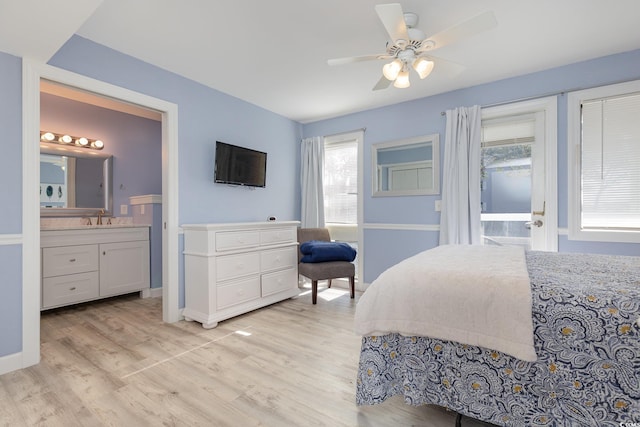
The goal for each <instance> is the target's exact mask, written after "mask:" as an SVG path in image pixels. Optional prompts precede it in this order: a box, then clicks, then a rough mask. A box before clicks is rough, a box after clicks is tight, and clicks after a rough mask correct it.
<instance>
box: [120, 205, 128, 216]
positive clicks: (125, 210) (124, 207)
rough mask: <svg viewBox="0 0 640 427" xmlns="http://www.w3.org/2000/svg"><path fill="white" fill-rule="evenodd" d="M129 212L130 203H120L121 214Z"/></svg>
mask: <svg viewBox="0 0 640 427" xmlns="http://www.w3.org/2000/svg"><path fill="white" fill-rule="evenodd" d="M128 213H129V205H120V215H127V214H128Z"/></svg>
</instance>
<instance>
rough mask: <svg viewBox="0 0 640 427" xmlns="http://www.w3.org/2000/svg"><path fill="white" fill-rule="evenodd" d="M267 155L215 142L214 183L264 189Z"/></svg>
mask: <svg viewBox="0 0 640 427" xmlns="http://www.w3.org/2000/svg"><path fill="white" fill-rule="evenodd" d="M266 174H267V153H263V152H262V151H256V150H251V149H249V148H244V147H238V146H237V145H231V144H227V143H225V142H220V141H216V160H215V182H218V183H221V184H234V185H246V186H249V187H264V186H265V178H266Z"/></svg>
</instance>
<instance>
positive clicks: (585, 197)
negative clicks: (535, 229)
mask: <svg viewBox="0 0 640 427" xmlns="http://www.w3.org/2000/svg"><path fill="white" fill-rule="evenodd" d="M639 117H640V81H637V82H631V83H623V84H618V85H611V86H604V87H600V88H595V89H589V90H584V91H579V92H575V93H571V94H569V127H570V133H569V144H568V146H569V171H570V177H569V179H570V180H571V181H572V182H571V184H572V185H571V187H570V195H569V196H570V206H569V208H570V211H569V237H570V238H572V239H576V240H600V241H611V242H618V241H619V242H640V120H638V118H639Z"/></svg>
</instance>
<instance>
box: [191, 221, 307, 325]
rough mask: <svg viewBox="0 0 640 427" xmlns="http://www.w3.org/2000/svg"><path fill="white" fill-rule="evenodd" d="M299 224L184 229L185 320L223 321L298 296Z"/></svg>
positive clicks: (289, 222)
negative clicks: (297, 230)
mask: <svg viewBox="0 0 640 427" xmlns="http://www.w3.org/2000/svg"><path fill="white" fill-rule="evenodd" d="M298 224H299V222H297V221H273V222H252V223H236V224H187V225H183V226H182V229H183V230H184V272H185V307H184V311H183V315H184V317H185V319H186V320H196V321H198V322H201V323H202V326H203V327H204V328H215V327H216V326H217V325H218V322H220V321H221V320H225V319H229V318H231V317H234V316H238V315H240V314H243V313H246V312H249V311H251V310H255V309H256V308H260V307H264V306H266V305H269V304H273V303H275V302H278V301H281V300H284V299H287V298H291V297H293V296H296V295H298V294H299V290H298V242H297V232H296V229H297V227H298Z"/></svg>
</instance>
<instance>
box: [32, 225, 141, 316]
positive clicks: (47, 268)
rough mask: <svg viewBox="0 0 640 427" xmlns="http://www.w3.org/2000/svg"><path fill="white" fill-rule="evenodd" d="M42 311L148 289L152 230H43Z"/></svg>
mask: <svg viewBox="0 0 640 427" xmlns="http://www.w3.org/2000/svg"><path fill="white" fill-rule="evenodd" d="M40 247H41V251H42V253H41V260H42V268H41V274H42V281H41V286H42V292H41V295H42V298H41V309H42V310H46V309H50V308H56V307H62V306H65V305H70V304H76V303H80V302H85V301H91V300H96V299H100V298H105V297H110V296H114V295H122V294H127V293H131V292H136V291H142V290H144V289H148V288H149V286H150V279H149V271H150V261H149V227H148V226H140V225H98V226H93V227H92V226H77V227H61V228H56V229H43V230H41V232H40Z"/></svg>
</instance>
